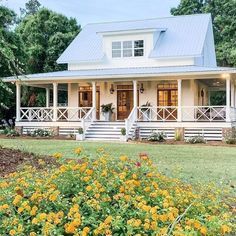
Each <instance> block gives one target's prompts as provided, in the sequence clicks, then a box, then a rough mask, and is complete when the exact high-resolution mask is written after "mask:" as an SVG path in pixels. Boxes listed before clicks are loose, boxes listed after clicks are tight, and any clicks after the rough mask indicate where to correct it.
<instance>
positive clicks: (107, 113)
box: [103, 111, 112, 121]
mask: <svg viewBox="0 0 236 236" xmlns="http://www.w3.org/2000/svg"><path fill="white" fill-rule="evenodd" d="M103 116H104V120H105V121H111V117H112V112H111V111H108V112H103Z"/></svg>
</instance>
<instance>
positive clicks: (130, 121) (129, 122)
mask: <svg viewBox="0 0 236 236" xmlns="http://www.w3.org/2000/svg"><path fill="white" fill-rule="evenodd" d="M136 121H137V107H133V109H132V111H131V112H130V114H129V116H128V118H127V119H125V129H126V140H128V138H129V133H130V130H131V129H132V127H133V125H134V123H135V122H136Z"/></svg>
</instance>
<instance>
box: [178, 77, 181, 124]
mask: <svg viewBox="0 0 236 236" xmlns="http://www.w3.org/2000/svg"><path fill="white" fill-rule="evenodd" d="M177 118H178V121H179V122H181V121H182V79H178V117H177Z"/></svg>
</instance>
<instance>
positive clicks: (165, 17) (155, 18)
mask: <svg viewBox="0 0 236 236" xmlns="http://www.w3.org/2000/svg"><path fill="white" fill-rule="evenodd" d="M203 15H205V16H209V15H211V13H198V14H188V15H178V16H172V15H171V16H163V17H154V18H146V19H145V18H144V19H136V20H118V21H104V22H95V23H88V24H86V25H85V26H84V27H86V26H88V25H102V24H114V23H124V22H140V21H151V20H158V19H168V18H182V17H197V16H203ZM84 27H83V28H84Z"/></svg>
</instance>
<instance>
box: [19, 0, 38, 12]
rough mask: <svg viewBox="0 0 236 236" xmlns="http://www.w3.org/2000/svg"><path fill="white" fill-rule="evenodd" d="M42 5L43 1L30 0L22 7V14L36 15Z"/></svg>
mask: <svg viewBox="0 0 236 236" xmlns="http://www.w3.org/2000/svg"><path fill="white" fill-rule="evenodd" d="M40 6H41V3H40V2H39V1H38V0H29V1H28V2H27V3H26V4H25V8H21V9H20V11H21V14H22V15H24V16H25V15H34V14H36V13H37V12H38V10H39V8H40Z"/></svg>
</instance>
